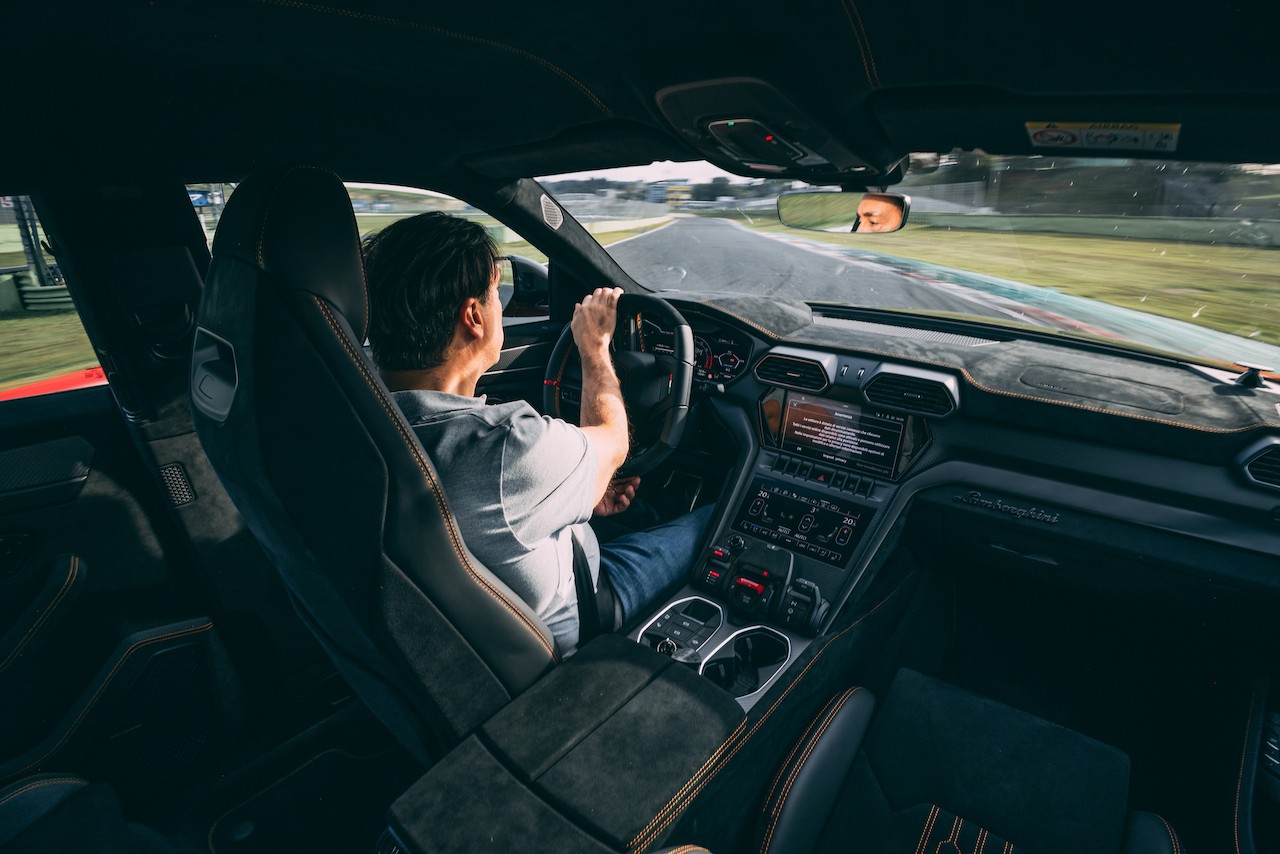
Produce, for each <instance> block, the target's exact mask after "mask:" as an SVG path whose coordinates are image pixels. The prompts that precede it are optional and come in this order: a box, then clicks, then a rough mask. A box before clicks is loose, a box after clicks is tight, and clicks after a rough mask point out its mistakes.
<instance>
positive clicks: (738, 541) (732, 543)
mask: <svg viewBox="0 0 1280 854" xmlns="http://www.w3.org/2000/svg"><path fill="white" fill-rule="evenodd" d="M724 544H725V545H726V546H728V547H729V548H731V549H733V550H734V551H735V552H736V551H741V550H742V547H743V546H745V545H746V544H747V541H746V540H744V539H742V537H740V536H738V535H737V534H734V535H732V536H731V537H729V539H727V540H725V543H724Z"/></svg>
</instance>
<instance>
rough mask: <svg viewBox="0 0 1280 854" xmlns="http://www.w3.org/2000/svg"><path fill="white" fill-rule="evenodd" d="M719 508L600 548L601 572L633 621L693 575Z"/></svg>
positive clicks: (626, 617) (704, 509) (624, 615)
mask: <svg viewBox="0 0 1280 854" xmlns="http://www.w3.org/2000/svg"><path fill="white" fill-rule="evenodd" d="M714 514H715V507H714V505H713V506H708V507H700V508H698V509H697V510H694V511H693V512H692V513H686V514H684V515H683V516H680V517H679V518H676V519H672V520H671V521H670V522H667V523H666V524H663V525H658V526H657V527H656V528H650V529H649V530H647V531H636V532H635V533H632V534H624V535H623V536H621V537H618V538H617V539H616V540H611V541H609V542H607V543H604V544H602V545H601V546H600V571H601V572H604V573H607V574H608V576H609V582H610V583H611V584H612V585H613V593H614V596H616V597H617V600H618V604H620V605H621V606H622V618H623V620H624V621H625V620H629V619H631V618H632V617H633V616H635V615H636V614H639V613H641V612H642V611H643V610H644V609H645V608H647V607H648V606H650V605H652V604H653V603H654V602H655V601H656V600H657V598H658V597H659V596H661V595H662V594H663V593H665V592H666V590H667V588H668V587H673V586H675V583H676V582H677V581H679V580H681V579H684V578H685V577H686V576H687V575H688V574H689V568H690V567H692V566H693V563H694V561H695V560H696V559H697V557H698V546H699V545H701V543H702V538H703V537H704V536H706V533H707V526H708V525H709V524H711V517H712V516H713V515H714Z"/></svg>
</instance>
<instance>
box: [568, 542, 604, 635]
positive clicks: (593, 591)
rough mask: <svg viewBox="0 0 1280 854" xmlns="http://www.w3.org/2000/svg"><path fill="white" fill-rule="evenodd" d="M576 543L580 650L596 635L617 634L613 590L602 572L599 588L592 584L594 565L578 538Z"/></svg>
mask: <svg viewBox="0 0 1280 854" xmlns="http://www.w3.org/2000/svg"><path fill="white" fill-rule="evenodd" d="M569 539H570V541H571V542H572V543H573V586H574V589H575V590H576V591H577V593H578V646H582V645H583V644H584V643H586V642H587V641H589V640H591V639H592V638H593V637H595V636H596V635H600V634H604V633H606V632H610V631H613V619H614V618H613V587H612V585H610V584H609V578H608V576H606V575H605V571H604V568H603V567H602V568H601V569H600V578H599V579H598V580H597V581H596V583H595V586H594V587H593V586H592V583H591V562H590V561H589V560H588V559H587V552H586V549H584V548H583V547H582V543H580V542H579V541H578V538H577V537H573V536H571V537H569Z"/></svg>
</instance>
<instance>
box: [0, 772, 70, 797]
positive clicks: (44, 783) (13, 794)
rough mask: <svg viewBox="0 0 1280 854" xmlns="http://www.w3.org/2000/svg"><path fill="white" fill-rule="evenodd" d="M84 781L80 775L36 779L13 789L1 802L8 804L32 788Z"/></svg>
mask: <svg viewBox="0 0 1280 854" xmlns="http://www.w3.org/2000/svg"><path fill="white" fill-rule="evenodd" d="M83 782H84V780H81V779H80V778H79V777H54V778H52V779H49V780H36V781H35V782H34V783H28V784H27V785H25V786H23V787H21V788H19V789H15V790H13V791H12V792H10V793H9V794H7V795H5V796H4V797H3V798H0V804H6V803H8V802H9V801H11V800H13V799H14V798H16V797H18V795H21V794H23V793H24V792H29V791H31V790H32V789H39V788H42V787H44V786H57V785H60V784H62V783H83Z"/></svg>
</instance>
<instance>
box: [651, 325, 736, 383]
mask: <svg viewBox="0 0 1280 854" xmlns="http://www.w3.org/2000/svg"><path fill="white" fill-rule="evenodd" d="M689 324H690V326H692V327H693V375H694V379H697V380H701V381H703V382H716V383H729V382H732V381H733V380H736V379H737V378H738V377H739V376H741V375H742V374H743V373H744V372H745V371H746V369H747V365H748V364H750V362H751V339H750V338H748V337H746V336H745V335H742V334H740V333H738V332H736V331H734V330H732V329H728V328H726V327H723V326H720V325H718V324H714V323H709V322H707V321H704V320H702V319H701V318H696V319H695V318H690V320H689ZM637 334H638V336H639V342H638V343H639V349H640V350H642V351H643V352H645V353H658V354H660V355H664V356H669V355H671V353H672V352H674V338H675V336H674V335H673V333H672V331H671V330H669V329H665V328H663V327H662V326H661V325H660V324H658V323H657V322H655V321H653V320H651V319H650V318H648V317H641V319H640V323H639V326H638V327H637Z"/></svg>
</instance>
